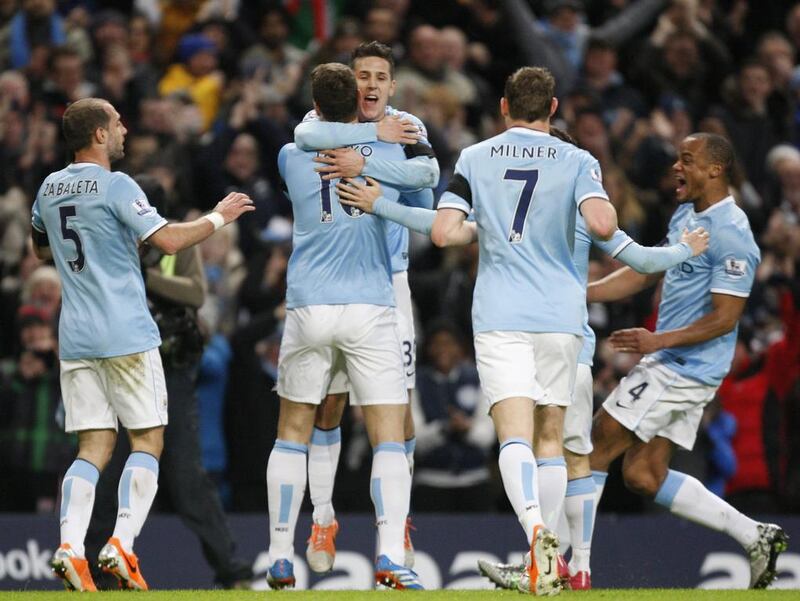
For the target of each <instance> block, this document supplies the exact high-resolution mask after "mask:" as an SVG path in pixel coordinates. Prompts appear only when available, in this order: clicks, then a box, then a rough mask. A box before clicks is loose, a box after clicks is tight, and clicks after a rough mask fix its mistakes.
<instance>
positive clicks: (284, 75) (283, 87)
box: [240, 6, 307, 102]
mask: <svg viewBox="0 0 800 601" xmlns="http://www.w3.org/2000/svg"><path fill="white" fill-rule="evenodd" d="M290 27H291V24H290V18H289V14H288V13H287V12H286V9H285V8H283V7H282V6H272V7H270V8H268V9H267V10H266V11H265V12H264V15H263V16H262V17H261V21H260V25H259V29H258V34H259V36H258V42H256V44H254V45H253V46H251V47H250V48H249V49H247V51H246V52H245V53H244V55H243V56H242V59H241V60H240V69H241V72H242V74H243V75H244V76H245V77H246V78H252V77H253V76H254V75H256V74H257V75H258V79H259V80H260V81H261V82H262V85H263V88H264V89H263V91H262V94H267V95H269V96H271V97H272V99H273V100H274V101H275V102H285V101H286V100H287V99H289V98H291V97H292V96H293V95H294V93H295V92H296V91H297V88H298V86H299V85H300V79H301V77H302V75H303V64H304V63H305V60H306V57H307V55H306V53H305V52H303V51H302V50H299V49H297V48H295V47H294V46H292V45H291V44H290V43H289V42H288V39H289V29H290Z"/></svg>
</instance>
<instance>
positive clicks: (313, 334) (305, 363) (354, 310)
mask: <svg viewBox="0 0 800 601" xmlns="http://www.w3.org/2000/svg"><path fill="white" fill-rule="evenodd" d="M340 364H341V365H343V366H344V369H346V371H347V374H348V375H349V377H350V386H351V388H352V391H353V393H354V395H353V396H354V397H355V398H354V399H351V402H352V403H353V404H359V405H403V404H406V403H407V402H408V395H407V393H406V386H405V375H404V373H403V366H402V360H401V356H400V344H399V342H398V337H397V319H396V311H395V308H394V307H382V306H378V305H366V304H355V305H311V306H307V307H298V308H296V309H289V310H288V311H287V312H286V325H285V328H284V331H283V340H282V341H281V350H280V358H279V360H278V386H277V390H278V395H279V396H280V397H282V398H285V399H288V400H290V401H295V402H297V403H309V404H312V405H319V404H320V402H321V401H322V399H323V398H324V397H325V396H326V394H327V393H328V391H329V387H330V383H331V378H332V376H333V374H334V373H335V372H336V371H337V369H339V365H340Z"/></svg>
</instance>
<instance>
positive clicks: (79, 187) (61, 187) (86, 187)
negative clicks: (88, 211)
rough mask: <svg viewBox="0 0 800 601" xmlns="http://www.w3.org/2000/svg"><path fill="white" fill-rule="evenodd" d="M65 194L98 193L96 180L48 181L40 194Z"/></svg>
mask: <svg viewBox="0 0 800 601" xmlns="http://www.w3.org/2000/svg"><path fill="white" fill-rule="evenodd" d="M65 194H98V191H97V180H94V179H79V180H73V181H70V182H58V183H57V184H54V183H52V182H48V183H47V184H45V186H44V192H42V196H63V195H65Z"/></svg>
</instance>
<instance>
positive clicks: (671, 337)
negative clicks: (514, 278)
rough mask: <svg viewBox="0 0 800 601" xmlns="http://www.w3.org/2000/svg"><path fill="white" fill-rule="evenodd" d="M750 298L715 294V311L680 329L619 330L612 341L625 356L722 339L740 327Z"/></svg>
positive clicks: (713, 302)
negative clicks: (738, 324)
mask: <svg viewBox="0 0 800 601" xmlns="http://www.w3.org/2000/svg"><path fill="white" fill-rule="evenodd" d="M745 303H747V298H746V297H741V296H733V295H731V294H712V295H711V312H710V313H707V314H706V315H703V317H701V318H700V319H698V320H696V321H694V322H692V323H690V324H689V325H687V326H684V327H682V328H678V329H677V330H667V331H665V332H651V331H650V330H646V329H644V328H629V329H627V330H617V331H616V332H614V333H613V334H611V337H610V338H609V340H610V341H611V344H612V346H613V347H614V349H615V350H617V351H620V352H622V353H642V354H647V353H654V352H656V351H660V350H661V349H665V348H673V347H676V346H687V345H691V344H700V343H701V342H706V341H708V340H713V339H714V338H719V337H720V336H723V335H724V334H727V333H728V332H731V331H732V330H733V329H734V328H735V327H736V322H738V321H739V317H741V315H742V311H744V306H745Z"/></svg>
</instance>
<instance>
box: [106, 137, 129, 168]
mask: <svg viewBox="0 0 800 601" xmlns="http://www.w3.org/2000/svg"><path fill="white" fill-rule="evenodd" d="M124 156H125V148H124V141H123V140H120V142H119V144H117V145H115V146H114V147H113V148H111V149H110V150H109V152H108V160H109V161H110V162H111V163H113V162H114V161H118V160H120V159H121V158H123V157H124Z"/></svg>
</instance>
